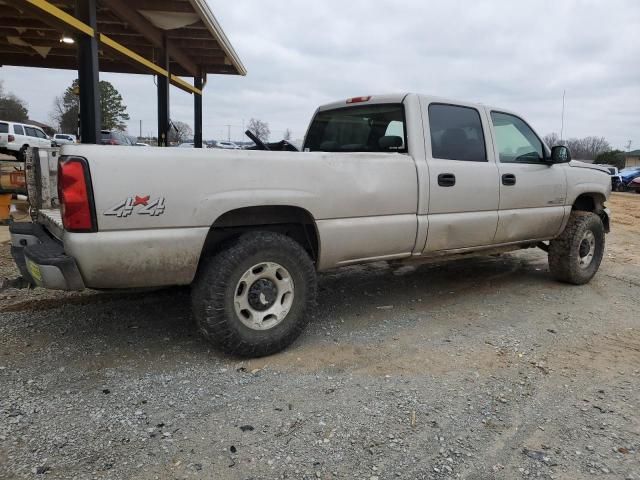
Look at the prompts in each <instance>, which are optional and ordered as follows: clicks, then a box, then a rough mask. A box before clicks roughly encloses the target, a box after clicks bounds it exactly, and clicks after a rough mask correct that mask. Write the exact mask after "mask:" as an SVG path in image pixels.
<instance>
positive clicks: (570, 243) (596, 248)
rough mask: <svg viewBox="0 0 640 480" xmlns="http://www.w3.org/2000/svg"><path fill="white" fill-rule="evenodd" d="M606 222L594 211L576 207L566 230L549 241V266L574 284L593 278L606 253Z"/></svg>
mask: <svg viewBox="0 0 640 480" xmlns="http://www.w3.org/2000/svg"><path fill="white" fill-rule="evenodd" d="M604 243H605V240H604V225H603V224H602V219H601V218H600V217H599V216H598V215H596V214H595V213H592V212H581V211H577V210H575V211H573V212H571V216H570V217H569V222H568V223H567V226H566V227H565V229H564V231H563V232H562V234H561V235H560V236H559V237H558V238H556V239H554V240H552V241H551V242H549V270H551V274H552V275H553V276H554V277H555V278H556V279H558V280H560V281H562V282H567V283H573V284H574V285H583V284H585V283H587V282H589V281H590V280H591V279H592V278H593V276H594V275H595V274H596V272H597V271H598V268H599V267H600V262H601V261H602V257H603V255H604Z"/></svg>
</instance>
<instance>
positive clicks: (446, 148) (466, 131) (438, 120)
mask: <svg viewBox="0 0 640 480" xmlns="http://www.w3.org/2000/svg"><path fill="white" fill-rule="evenodd" d="M429 129H430V131H431V155H432V157H433V158H438V159H444V160H462V161H467V162H486V161H487V152H486V149H485V144H484V132H483V131H482V121H481V120H480V113H479V112H478V110H476V109H475V108H470V107H462V106H459V105H447V104H441V103H432V104H431V105H429Z"/></svg>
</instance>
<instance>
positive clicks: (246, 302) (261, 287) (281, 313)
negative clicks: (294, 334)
mask: <svg viewBox="0 0 640 480" xmlns="http://www.w3.org/2000/svg"><path fill="white" fill-rule="evenodd" d="M293 298H294V286H293V279H292V278H291V274H290V273H289V271H288V270H287V269H286V268H284V267H283V266H282V265H280V264H278V263H274V262H262V263H258V264H256V265H254V266H253V267H251V268H249V269H248V270H247V271H246V272H244V274H243V275H242V277H240V280H239V281H238V283H237V284H236V289H235V291H234V300H233V304H234V307H235V311H236V315H237V316H238V318H239V319H240V321H241V322H242V323H243V324H244V325H245V326H247V327H249V328H251V329H252V330H269V329H270V328H273V327H275V326H276V325H278V324H279V323H280V322H282V321H283V320H284V319H285V317H286V316H287V314H288V313H289V310H291V306H292V305H293Z"/></svg>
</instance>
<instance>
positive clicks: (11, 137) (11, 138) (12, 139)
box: [7, 135, 16, 142]
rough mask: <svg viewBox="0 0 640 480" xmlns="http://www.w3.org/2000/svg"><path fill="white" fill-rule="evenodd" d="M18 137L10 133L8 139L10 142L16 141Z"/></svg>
mask: <svg viewBox="0 0 640 480" xmlns="http://www.w3.org/2000/svg"><path fill="white" fill-rule="evenodd" d="M15 140H16V137H14V136H13V135H9V137H7V141H9V142H15Z"/></svg>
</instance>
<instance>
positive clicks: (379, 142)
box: [304, 104, 407, 153]
mask: <svg viewBox="0 0 640 480" xmlns="http://www.w3.org/2000/svg"><path fill="white" fill-rule="evenodd" d="M406 145H407V141H406V128H405V115H404V106H403V105H402V104H378V105H366V106H359V107H346V108H338V109H334V110H325V111H321V112H318V113H317V114H316V116H315V118H314V119H313V122H312V123H311V126H310V127H309V133H308V134H307V139H306V142H305V145H304V151H308V152H394V153H397V152H406V151H407V146H406Z"/></svg>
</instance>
